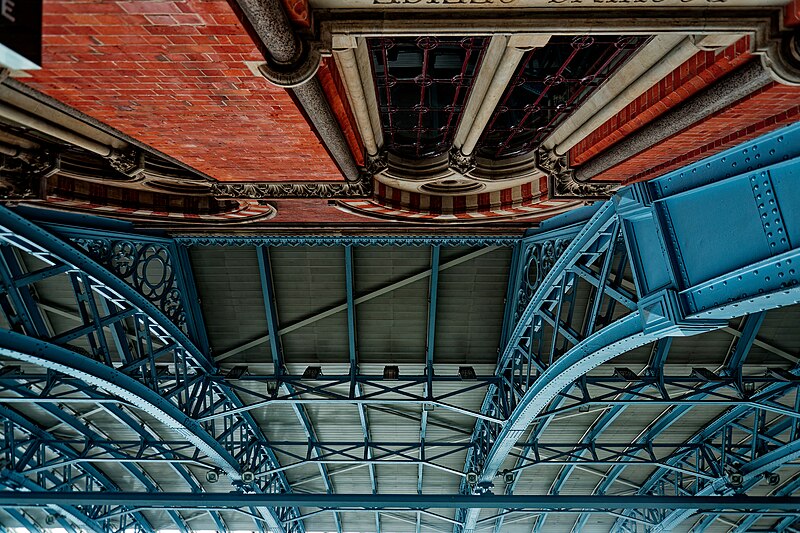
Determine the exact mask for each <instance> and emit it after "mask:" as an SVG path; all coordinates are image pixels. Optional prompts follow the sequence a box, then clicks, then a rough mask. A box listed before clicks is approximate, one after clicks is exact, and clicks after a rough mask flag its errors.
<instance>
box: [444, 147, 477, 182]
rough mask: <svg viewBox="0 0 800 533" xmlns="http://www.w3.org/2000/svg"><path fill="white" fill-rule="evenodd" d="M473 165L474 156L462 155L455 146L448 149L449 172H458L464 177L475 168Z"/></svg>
mask: <svg viewBox="0 0 800 533" xmlns="http://www.w3.org/2000/svg"><path fill="white" fill-rule="evenodd" d="M475 164H476V163H475V156H474V155H464V154H463V153H462V152H461V149H460V148H456V147H455V146H453V148H451V149H450V153H449V154H448V166H449V167H450V169H451V170H454V171H455V172H458V173H459V174H461V175H462V176H466V175H467V174H468V173H469V172H470V171H471V170H472V169H474V168H475Z"/></svg>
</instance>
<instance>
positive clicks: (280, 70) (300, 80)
mask: <svg viewBox="0 0 800 533" xmlns="http://www.w3.org/2000/svg"><path fill="white" fill-rule="evenodd" d="M298 40H299V42H300V55H299V57H298V59H297V60H296V61H294V62H292V63H288V64H286V63H279V62H277V61H275V60H274V59H273V58H272V56H270V55H267V56H266V57H265V60H266V62H265V63H263V64H261V65H259V67H258V70H259V72H261V75H262V76H264V77H265V78H266V79H267V81H269V82H270V83H272V84H273V85H277V86H278V87H283V88H285V89H291V88H294V87H298V86H300V85H303V84H305V83H307V82H308V81H309V80H310V79H311V78H313V77H314V75H316V73H317V70H319V65H320V62H321V61H322V43H320V42H318V41H310V40H307V39H304V38H300V39H298Z"/></svg>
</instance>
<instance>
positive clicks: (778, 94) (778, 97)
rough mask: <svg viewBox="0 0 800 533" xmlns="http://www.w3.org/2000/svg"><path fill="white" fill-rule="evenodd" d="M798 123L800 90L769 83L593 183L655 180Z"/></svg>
mask: <svg viewBox="0 0 800 533" xmlns="http://www.w3.org/2000/svg"><path fill="white" fill-rule="evenodd" d="M798 119H800V87H789V86H787V85H781V84H779V83H771V84H770V85H767V86H766V87H764V88H762V89H760V90H758V91H756V92H754V93H753V94H751V95H750V96H748V97H747V98H744V99H742V100H740V101H739V102H737V103H735V104H733V105H730V106H728V107H726V108H725V109H722V110H720V111H719V112H717V113H715V114H714V115H712V116H711V117H709V118H707V119H705V120H704V121H702V122H699V123H697V124H695V125H694V126H691V127H689V128H687V129H685V130H683V131H682V132H680V133H678V134H676V135H673V136H672V137H670V138H669V139H666V140H664V141H663V142H661V143H660V144H658V145H656V146H653V147H652V148H650V149H648V150H645V151H644V152H641V153H639V154H637V155H635V156H634V157H632V158H630V159H628V160H627V161H624V162H622V163H620V164H619V165H617V166H615V167H613V168H611V169H609V170H607V171H606V172H603V173H601V174H599V175H598V176H595V177H594V178H592V179H594V180H610V181H622V182H625V183H630V182H633V181H643V180H648V179H651V178H655V177H658V176H660V175H662V174H664V173H666V172H669V171H670V170H674V169H676V168H679V167H681V166H684V165H687V164H690V163H694V162H695V161H699V160H700V159H703V158H704V157H708V156H710V155H713V154H715V153H719V152H721V151H723V150H725V149H726V148H730V147H732V146H736V145H737V144H740V143H742V142H745V141H748V140H750V139H753V138H755V137H758V136H759V135H763V134H765V133H768V132H769V131H772V130H774V129H776V128H778V127H780V126H783V125H786V124H790V123H793V122H795V121H797V120H798Z"/></svg>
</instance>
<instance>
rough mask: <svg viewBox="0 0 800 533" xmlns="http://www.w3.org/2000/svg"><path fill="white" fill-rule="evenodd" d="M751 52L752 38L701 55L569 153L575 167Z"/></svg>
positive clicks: (737, 64) (710, 80) (736, 65)
mask: <svg viewBox="0 0 800 533" xmlns="http://www.w3.org/2000/svg"><path fill="white" fill-rule="evenodd" d="M749 48H750V42H749V38H747V37H745V38H743V39H740V40H739V41H738V42H736V43H735V44H733V45H731V46H729V47H728V48H727V49H725V50H723V51H721V52H700V53H698V54H697V55H695V56H694V57H692V58H691V59H689V60H688V61H686V62H685V63H683V64H682V65H681V66H680V67H678V68H677V69H675V70H674V71H673V72H672V74H670V75H669V76H667V77H665V78H664V79H662V80H661V81H660V82H659V83H658V84H657V85H654V86H653V87H652V88H651V89H650V90H648V91H647V92H645V93H644V94H642V95H641V96H639V97H638V98H637V99H636V100H634V101H633V102H631V103H630V104H628V105H627V106H626V107H625V109H623V110H622V111H620V112H619V113H617V115H616V116H614V117H612V118H611V119H609V120H608V121H606V123H605V124H603V125H602V126H600V127H599V128H597V129H596V130H595V131H593V132H592V133H591V134H589V136H588V137H586V138H585V139H584V140H582V141H581V142H579V143H578V144H576V145H575V146H574V147H573V148H572V149H571V150H570V152H569V155H570V161H571V163H572V164H573V165H580V164H583V163H585V162H586V161H589V160H590V159H591V158H592V157H595V156H596V155H598V154H600V153H602V152H603V151H605V150H607V149H608V148H609V147H611V146H613V145H615V144H616V143H618V142H619V141H621V140H622V139H624V138H625V137H627V136H628V135H630V134H631V133H633V132H634V131H636V130H637V129H639V128H641V127H642V126H644V125H645V124H648V123H649V122H652V121H653V120H654V119H656V118H657V117H658V116H660V115H661V114H662V113H664V112H666V111H667V110H668V109H670V108H672V107H674V106H676V105H678V104H679V103H680V102H683V101H684V100H686V99H687V98H689V97H690V96H692V95H693V94H695V93H697V92H698V91H700V90H702V89H704V88H705V87H707V86H709V85H710V84H711V83H713V82H714V81H715V80H717V79H719V78H721V77H722V76H724V75H725V74H727V73H729V72H731V71H733V70H734V69H736V68H737V67H739V66H740V65H742V64H744V63H745V62H746V61H747V60H748V59H749V58H750V57H751V54H750V52H749Z"/></svg>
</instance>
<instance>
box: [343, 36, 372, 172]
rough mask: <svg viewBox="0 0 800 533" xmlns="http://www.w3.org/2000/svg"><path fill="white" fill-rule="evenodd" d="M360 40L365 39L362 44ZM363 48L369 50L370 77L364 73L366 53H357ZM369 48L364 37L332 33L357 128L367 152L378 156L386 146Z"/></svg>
mask: <svg viewBox="0 0 800 533" xmlns="http://www.w3.org/2000/svg"><path fill="white" fill-rule="evenodd" d="M359 40H360V41H362V42H361V43H360V44H359V42H358V41H359ZM360 48H363V51H364V52H365V53H366V54H367V55H366V60H367V64H366V73H367V75H368V76H369V77H368V78H366V79H365V78H364V76H363V73H364V71H365V69H364V68H362V65H361V62H362V61H360V58H362V57H364V53H362V54H358V55H357V53H356V52H357V51H358V50H359V49H360ZM366 48H367V47H366V43H365V42H364V40H363V39H356V38H355V37H353V36H350V35H334V36H333V55H334V58H335V59H336V67H337V68H338V70H339V75H340V76H341V78H342V80H344V84H345V92H346V93H347V100H348V101H349V102H350V109H351V110H352V111H353V115H354V116H355V119H356V126H357V127H358V132H359V133H360V134H361V139H362V140H363V141H364V148H366V150H367V155H368V156H375V155H377V154H378V152H379V151H380V149H381V147H382V146H383V131H382V128H381V123H380V116H379V114H378V101H377V97H376V96H375V86H374V83H373V81H372V76H371V74H370V72H371V69H370V68H369V55H368V54H369V52H368V51H367V49H366ZM373 117H374V118H373Z"/></svg>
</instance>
